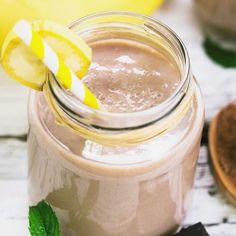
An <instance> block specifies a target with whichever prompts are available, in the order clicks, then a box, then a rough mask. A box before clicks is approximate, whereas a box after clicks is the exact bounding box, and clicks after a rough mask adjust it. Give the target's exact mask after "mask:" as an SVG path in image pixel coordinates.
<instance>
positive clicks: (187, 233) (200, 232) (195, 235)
mask: <svg viewBox="0 0 236 236" xmlns="http://www.w3.org/2000/svg"><path fill="white" fill-rule="evenodd" d="M175 236H210V235H209V234H208V233H207V231H206V229H205V228H204V226H203V224H202V223H197V224H195V225H192V226H189V227H188V228H183V229H181V230H180V232H179V233H177V234H175Z"/></svg>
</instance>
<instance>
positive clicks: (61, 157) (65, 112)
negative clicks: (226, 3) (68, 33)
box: [28, 12, 204, 236]
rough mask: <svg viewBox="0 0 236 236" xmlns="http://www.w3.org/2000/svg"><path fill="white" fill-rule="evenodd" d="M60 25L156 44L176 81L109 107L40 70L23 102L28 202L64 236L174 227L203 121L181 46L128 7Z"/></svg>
mask: <svg viewBox="0 0 236 236" xmlns="http://www.w3.org/2000/svg"><path fill="white" fill-rule="evenodd" d="M70 28H71V29H72V30H74V31H75V32H76V33H78V34H79V35H80V36H81V37H82V38H84V40H85V41H87V42H89V40H90V39H93V40H100V39H104V38H107V37H108V38H129V39H132V40H137V41H140V42H142V43H143V44H148V45H151V46H152V47H155V46H156V45H160V44H161V45H162V48H163V50H165V51H166V52H168V53H169V54H170V55H171V58H172V59H173V60H174V61H175V62H176V65H177V66H178V68H179V71H180V74H181V82H180V84H179V86H178V88H177V90H176V91H175V92H174V93H173V94H172V95H171V96H170V97H169V98H168V99H167V100H165V101H164V102H162V103H160V104H158V105H156V106H154V107H152V108H149V109H147V110H144V111H138V112H131V113H109V112H106V111H101V110H93V109H91V108H89V107H86V106H85V105H83V104H81V103H80V102H79V101H77V100H76V99H75V98H74V97H73V96H71V95H70V94H68V93H67V92H66V91H64V90H63V89H62V88H61V87H60V85H59V84H58V83H57V82H56V80H55V78H54V77H53V76H52V75H49V78H48V80H47V83H46V84H45V87H44V93H42V92H33V93H31V96H30V101H29V124H30V130H29V136H28V155H29V197H30V203H31V204H36V203H37V202H39V201H41V200H43V199H44V200H46V201H47V202H49V203H50V204H51V205H52V207H53V208H54V210H55V211H56V214H57V215H58V217H59V221H60V225H61V230H62V235H66V236H71V235H73V236H74V235H80V236H111V235H112V236H115V235H117V236H118V235H129V236H137V235H145V236H149V235H162V234H165V233H170V232H174V231H175V230H176V229H177V228H178V225H179V224H181V222H182V220H183V219H184V217H185V215H186V211H187V209H188V207H189V202H190V200H191V192H192V188H193V180H194V173H195V167H196V161H197V158H198V154H199V147H200V139H201V133H202V127H203V122H204V105H203V101H202V96H201V93H200V91H199V88H198V85H197V83H196V81H195V79H194V77H193V75H192V73H191V68H190V62H189V57H188V53H187V51H186V48H185V46H184V45H183V43H182V42H181V40H180V39H179V38H178V37H177V36H176V35H175V33H174V32H173V31H171V30H170V29H169V28H168V27H166V26H165V25H163V24H161V23H159V22H157V21H155V20H153V19H151V18H148V17H144V16H142V15H138V14H134V13H121V12H112V13H100V14H95V15H92V16H88V17H86V18H83V19H81V20H78V21H76V22H74V23H73V24H72V25H71V26H70ZM147 63H148V62H147Z"/></svg>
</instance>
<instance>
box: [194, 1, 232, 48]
mask: <svg viewBox="0 0 236 236" xmlns="http://www.w3.org/2000/svg"><path fill="white" fill-rule="evenodd" d="M194 3H195V4H194V5H195V8H196V12H197V14H198V16H199V18H200V20H201V22H202V25H203V29H204V31H205V32H206V33H207V34H208V36H210V37H211V38H212V39H213V40H215V41H216V42H218V43H219V44H220V45H222V46H223V47H225V48H230V49H234V50H235V49H236V0H226V1H221V0H207V1H205V0H194Z"/></svg>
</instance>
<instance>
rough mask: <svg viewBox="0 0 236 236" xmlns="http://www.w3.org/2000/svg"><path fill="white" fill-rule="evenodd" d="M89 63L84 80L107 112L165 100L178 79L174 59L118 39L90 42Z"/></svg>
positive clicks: (153, 104) (138, 109)
mask: <svg viewBox="0 0 236 236" xmlns="http://www.w3.org/2000/svg"><path fill="white" fill-rule="evenodd" d="M90 47H91V48H92V51H93V58H92V64H91V66H90V69H89V71H88V73H87V75H86V76H85V78H84V79H83V80H84V82H85V83H86V84H87V85H88V87H89V88H90V89H91V90H92V91H93V92H94V94H95V95H96V96H97V98H98V99H99V101H100V102H101V103H102V104H103V106H104V107H105V108H106V109H107V110H108V111H110V112H136V111H141V110H145V109H148V108H150V107H153V106H155V105H157V104H159V103H161V102H163V101H164V100H166V99H167V98H168V97H169V96H170V95H171V94H173V92H174V91H175V90H176V88H177V86H178V84H179V82H180V72H179V70H178V67H177V65H175V64H174V62H173V59H172V60H171V58H170V57H169V56H167V54H163V53H161V50H160V51H158V50H157V49H154V48H152V47H149V46H147V45H144V44H141V43H138V42H135V41H131V40H125V39H123V40H121V39H104V40H99V41H96V42H93V43H91V44H90Z"/></svg>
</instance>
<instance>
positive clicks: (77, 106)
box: [48, 11, 191, 130]
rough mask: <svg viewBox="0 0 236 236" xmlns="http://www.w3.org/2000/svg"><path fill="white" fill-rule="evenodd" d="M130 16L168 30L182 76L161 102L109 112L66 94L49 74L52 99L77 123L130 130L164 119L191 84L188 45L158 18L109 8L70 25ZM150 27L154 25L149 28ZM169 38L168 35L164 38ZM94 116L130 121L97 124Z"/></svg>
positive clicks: (70, 26) (145, 23) (71, 26)
mask: <svg viewBox="0 0 236 236" xmlns="http://www.w3.org/2000/svg"><path fill="white" fill-rule="evenodd" d="M109 16H110V17H114V16H117V17H131V18H135V19H139V20H141V21H143V22H144V26H147V25H148V24H149V25H151V27H152V28H153V27H154V28H155V29H154V30H157V28H159V29H161V30H164V32H165V33H168V37H172V39H173V40H174V43H176V45H177V46H178V48H179V50H180V53H181V55H182V66H183V69H182V74H181V80H180V83H179V85H178V87H177V88H176V90H175V91H174V92H173V94H171V95H170V96H169V97H168V98H167V99H165V100H164V101H162V102H161V103H159V104H157V105H155V106H153V107H151V108H148V109H145V110H142V111H135V112H108V111H104V110H96V109H93V108H90V107H88V106H86V105H84V104H83V103H81V102H80V101H78V100H77V99H76V98H75V97H73V96H68V93H67V91H65V90H64V89H62V87H61V86H60V84H59V83H58V82H57V81H56V79H55V77H54V76H53V75H52V76H49V79H48V87H49V90H50V92H51V94H53V96H54V99H55V100H56V102H57V103H58V104H59V106H60V108H61V109H62V111H63V112H65V113H66V114H67V116H69V117H70V118H73V119H74V120H75V121H79V123H80V124H83V125H89V126H92V127H93V128H99V129H103V130H133V129H138V128H142V127H146V126H149V125H151V124H153V123H155V122H157V121H159V120H161V119H163V118H164V117H165V116H167V115H169V114H170V113H171V112H172V111H173V110H175V108H176V107H177V106H178V105H179V104H180V103H181V102H182V100H183V99H184V97H185V95H186V92H187V90H188V88H189V85H190V77H191V70H190V59H189V55H188V52H187V49H186V47H185V45H184V44H183V42H182V40H181V39H180V38H179V37H178V35H177V34H176V33H175V32H174V31H173V30H171V29H170V28H169V27H168V26H166V25H165V24H163V23H161V22H159V21H158V20H156V19H154V18H152V17H148V16H144V15H141V14H138V13H134V12H126V11H111V12H99V13H95V14H90V15H88V16H85V17H83V18H80V19H78V20H76V21H74V22H72V23H71V24H70V25H69V28H70V29H73V28H74V27H76V26H77V25H79V24H82V23H84V22H88V21H89V20H92V19H98V18H101V17H109ZM152 30H153V29H152ZM166 39H168V38H166ZM94 117H103V118H104V117H105V118H106V119H104V121H108V120H109V121H113V120H114V121H117V120H123V121H124V120H126V121H130V122H123V123H122V124H125V125H122V127H120V123H121V122H120V123H119V122H114V123H116V124H111V122H109V123H108V124H109V125H107V124H106V122H103V124H96V122H94V119H93V118H94ZM148 117H155V119H151V120H150V119H148ZM137 119H139V120H140V122H139V123H135V124H134V122H133V121H134V120H137Z"/></svg>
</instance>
